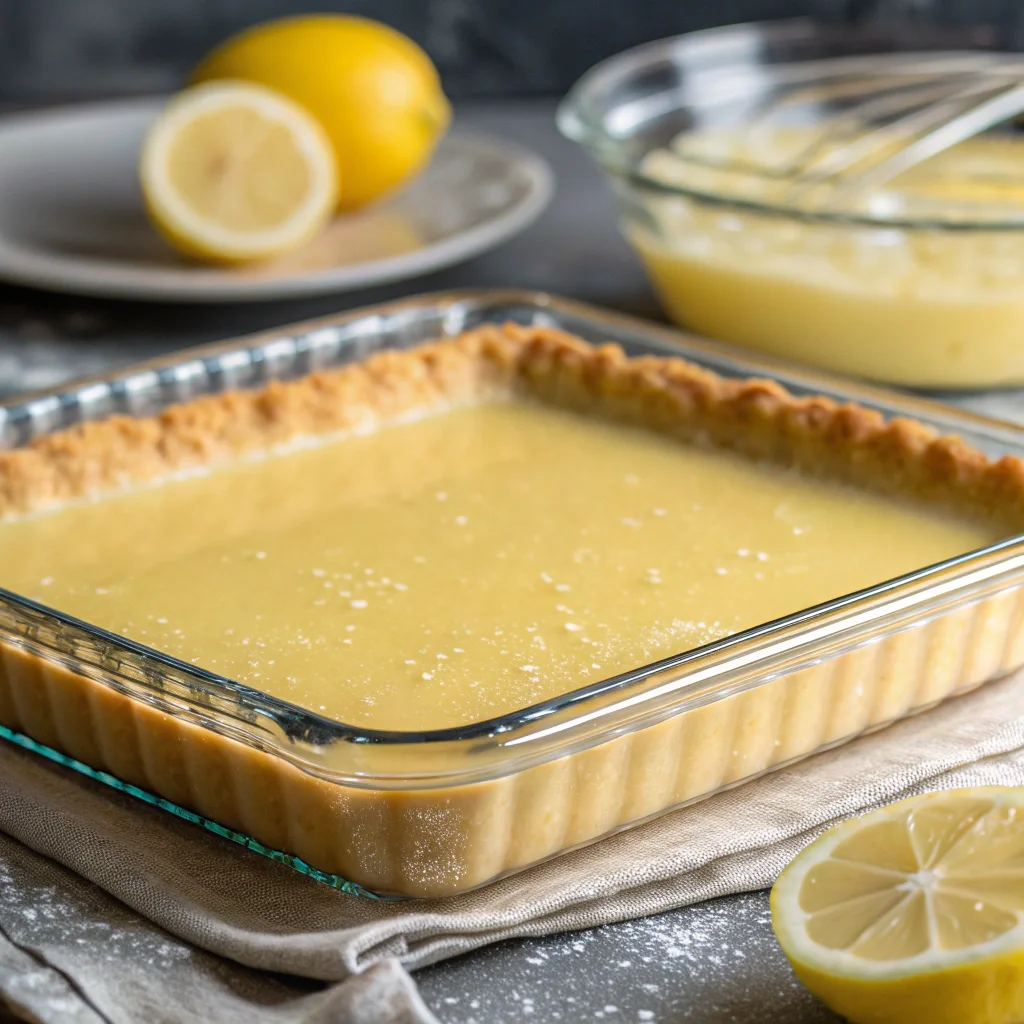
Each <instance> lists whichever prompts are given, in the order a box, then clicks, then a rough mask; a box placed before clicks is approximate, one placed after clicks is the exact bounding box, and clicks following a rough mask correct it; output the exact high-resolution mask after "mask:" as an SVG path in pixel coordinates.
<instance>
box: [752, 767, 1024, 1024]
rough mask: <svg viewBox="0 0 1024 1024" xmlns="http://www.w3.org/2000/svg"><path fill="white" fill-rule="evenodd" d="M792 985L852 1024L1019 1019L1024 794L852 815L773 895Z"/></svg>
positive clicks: (937, 796) (999, 790) (959, 797)
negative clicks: (801, 985)
mask: <svg viewBox="0 0 1024 1024" xmlns="http://www.w3.org/2000/svg"><path fill="white" fill-rule="evenodd" d="M771 902H772V925H773V927H774V929H775V934H776V936H777V938H778V940H779V943H780V945H781V946H782V949H783V951H784V952H785V954H786V956H787V957H788V958H789V960H790V962H791V963H792V965H793V968H794V970H795V971H796V974H797V977H798V978H799V979H800V980H801V981H802V982H803V983H804V984H805V985H806V986H807V987H808V988H809V989H810V990H811V991H812V992H814V993H815V994H816V995H817V996H819V997H820V998H821V999H822V1000H823V1001H824V1002H825V1003H826V1004H827V1005H828V1006H830V1007H831V1008H832V1009H833V1010H835V1011H837V1012H838V1013H840V1014H841V1015H843V1016H844V1017H846V1018H847V1019H848V1020H850V1021H852V1022H854V1024H919V1022H920V1024H1012V1022H1018V1021H1024V787H1002V786H993V787H984V788H978V789H963V790H950V791H948V792H942V793H929V794H925V795H923V796H918V797H912V798H910V799H909V800H903V801H900V802H899V803H896V804H893V805H891V806H889V807H884V808H882V809H881V810H878V811H874V812H872V813H870V814H867V815H865V816H864V817H861V818H854V819H852V820H850V821H846V822H844V823H842V824H841V825H838V826H836V827H835V828H833V829H831V830H829V831H828V832H826V833H825V834H824V835H823V836H821V837H820V838H819V839H817V840H816V841H815V842H813V843H811V845H810V846H808V847H807V848H806V849H805V850H804V851H803V852H802V853H800V854H799V855H798V856H797V857H796V858H795V859H794V860H793V862H792V863H791V864H790V865H789V866H788V867H787V868H786V869H785V870H784V871H783V872H782V874H781V875H780V876H779V879H778V881H777V882H776V883H775V887H774V889H773V890H772V900H771Z"/></svg>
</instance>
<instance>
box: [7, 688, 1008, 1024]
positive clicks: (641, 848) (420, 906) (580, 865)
mask: <svg viewBox="0 0 1024 1024" xmlns="http://www.w3.org/2000/svg"><path fill="white" fill-rule="evenodd" d="M993 784H1012V785H1017V784H1024V673H1018V674H1016V675H1014V676H1011V677H1008V678H1006V679H1003V680H1000V681H997V682H994V683H990V684H988V685H987V686H985V687H983V688H982V689H980V690H978V691H976V692H974V693H972V694H968V695H966V696H963V697H959V698H957V699H954V700H951V701H949V702H947V703H946V704H944V705H942V706H940V707H938V708H936V709H933V710H932V711H929V712H926V713H924V714H921V715H918V716H916V717H914V718H911V719H908V720H906V721H904V722H901V723H898V724H896V725H894V726H892V727H890V728H888V729H884V730H881V731H879V732H877V733H874V734H873V735H870V736H866V737H863V738H861V739H859V740H856V741H854V742H852V743H849V744H847V745H845V746H843V747H839V748H837V749H835V750H833V751H829V752H826V753H823V754H820V755H817V756H816V757H813V758H809V759H807V760H805V761H802V762H799V763H798V764H795V765H793V766H791V767H789V768H786V769H783V770H780V771H778V772H775V773H772V774H770V775H767V776H764V777H763V778H761V779H758V780H755V781H753V782H751V783H748V784H746V785H743V786H740V787H737V788H735V789H733V790H730V791H728V792H725V793H722V794H720V795H718V796H716V797H712V798H711V799H708V800H705V801H703V802H701V803H697V804H694V805H692V806H690V807H687V808H683V809H682V810H679V811H676V812H674V813H672V814H670V815H666V816H665V817H662V818H660V819H658V820H656V821H653V822H650V823H648V824H646V825H643V826H640V827H639V828H636V829H633V830H631V831H629V832H628V833H622V834H619V835H617V836H612V837H610V838H608V839H606V840H603V841H602V842H600V843H597V844H595V845H593V846H591V847H588V848H586V849H583V850H579V851H576V852H574V853H571V854H568V855H566V856H564V857H559V858H556V859H555V860H552V861H550V862H548V863H546V864H543V865H540V866H538V867H536V868H532V869H530V870H529V871H526V872H523V873H521V874H518V875H515V876H512V877H510V878H507V879H504V880H502V881H499V882H496V883H494V884H492V885H490V886H487V887H485V888H483V889H481V890H478V891H476V892H473V893H468V894H466V895H464V896H457V897H451V898H447V899H443V900H425V901H410V902H405V903H402V902H378V901H373V900H368V899H362V898H358V897H353V896H347V895H345V894H343V893H341V892H338V891H336V890H334V889H331V888H329V887H327V886H324V885H322V884H320V883H317V882H314V881H312V880H311V879H308V878H306V877H304V876H301V875H299V874H297V873H295V872H293V871H291V870H290V869H289V868H286V867H284V866H282V865H279V864H276V863H273V862H271V861H269V860H266V859H264V858H262V857H260V856H258V855H256V854H254V853H250V852H249V851H247V850H245V849H243V848H241V847H238V846H236V845H234V844H232V843H229V842H227V841H226V840H224V839H221V838H219V837H217V836H214V835H211V834H210V833H208V832H206V831H204V830H203V829H201V828H199V827H197V826H193V825H190V824H188V823H187V822H183V821H180V820H178V819H176V818H173V817H172V816H170V815H167V814H165V813H164V812H162V811H159V810H157V809H156V808H152V807H149V806H147V805H144V804H142V803H140V802H138V801H135V800H133V799H132V798H130V797H127V796H125V795H122V794H120V793H116V792H113V791H111V790H109V789H107V788H106V787H104V786H102V785H100V784H98V783H95V782H92V781H91V780H89V779H85V778H81V777H79V776H77V775H75V774H74V773H72V772H70V771H68V770H66V769H63V768H60V767H58V766H56V765H52V764H50V763H49V762H47V761H45V760H43V759H42V758H39V757H38V756H36V755H33V754H29V753H26V752H24V751H22V750H20V749H18V748H16V747H14V746H13V745H10V744H6V743H3V742H0V831H2V832H3V833H6V836H7V837H10V838H7V839H5V838H4V837H2V836H0V995H2V997H3V999H5V1000H6V1001H7V1003H8V1004H9V1005H10V1006H13V1007H17V1008H18V1009H19V1012H22V1013H24V1014H26V1015H29V1016H31V1017H32V1018H33V1019H39V1020H42V1021H44V1022H49V1021H57V1020H61V1021H64V1020H72V1019H81V1020H82V1021H84V1022H87V1024H94V1021H103V1020H108V1021H117V1022H121V1021H124V1022H126V1024H127V1022H129V1021H137V1020H147V1021H167V1022H179V1021H180V1022H184V1021H193V1020H200V1019H201V1020H205V1021H210V1022H220V1021H224V1022H228V1021H233V1020H237V1019H241V1018H242V1017H243V1015H244V1014H243V1010H242V1008H245V1010H244V1013H245V1014H247V1015H248V1016H246V1017H245V1019H249V1020H253V1021H264V1020H267V1021H279V1022H288V1024H292V1022H299V1021H302V1022H311V1024H312V1022H318V1021H327V1020H344V1021H348V1020H351V1021H355V1022H359V1024H382V1022H385V1021H387V1022H392V1021H394V1022H408V1024H412V1022H423V1021H430V1020H432V1019H433V1018H432V1017H431V1016H430V1013H429V1011H428V1010H427V1008H426V1007H425V1006H423V1004H422V1002H421V1001H420V1000H419V999H418V997H417V996H416V993H415V987H414V985H413V984H412V983H411V980H410V979H409V977H408V975H407V974H406V973H405V971H406V970H409V969H415V968H417V967H421V966H423V965H425V964H429V963H432V962H435V961H437V960H441V959H443V958H445V957H450V956H455V955H457V954H460V953H464V952H467V951H468V950H471V949H475V948H477V947H479V946H482V945H485V944H487V943H492V942H496V941H498V940H500V939H504V938H508V937H512V936H526V935H543V934H549V933H552V932H558V931H566V930H573V929H581V928H590V927H594V926H596V925H599V924H605V923H609V922H613V921H619V920H624V919H627V918H633V917H640V916H644V915H648V914H653V913H657V912H660V911H664V910H668V909H671V908H675V907H679V906H683V905H685V904H689V903H694V902H697V901H700V900H705V899H709V898H711V897H714V896H720V895H723V894H726V893H731V892H739V891H743V890H748V889H757V888H762V887H764V886H767V885H769V884H770V883H771V882H772V881H773V880H774V878H775V877H776V875H777V874H778V872H779V871H780V870H781V868H782V867H783V866H784V865H785V864H786V863H787V862H788V861H789V860H790V859H791V858H792V856H793V855H794V854H795V853H796V852H797V851H798V850H800V849H801V848H802V847H803V846H804V845H806V844H807V843H808V842H810V841H811V840H812V839H813V838H814V837H815V836H817V835H818V834H819V833H820V832H821V831H822V830H824V829H825V828H827V827H828V826H830V825H831V824H833V823H835V822H836V821H838V820H840V819H842V818H844V817H847V816H849V815H851V814H855V813H857V812H860V811H862V810H865V809H868V808H871V807H875V806H878V805H881V804H883V803H886V802H889V801H891V800H894V799H897V798H900V797H904V796H909V795H912V794H914V793H918V792H924V791H927V790H934V789H945V788H952V787H958V786H964V785H993ZM11 840H16V841H17V842H13V841H11ZM21 844H23V845H21ZM26 847H27V848H28V849H26ZM31 851H35V852H34V853H32V852H31ZM39 855H42V856H39ZM54 862H56V863H54ZM61 865H63V866H64V867H61ZM68 869H70V870H68ZM84 880H88V882H86V881H84ZM89 883H93V884H92V885H90V884H89ZM97 887H98V888H97ZM100 890H102V892H101V891H100ZM104 894H109V896H112V897H115V898H116V901H119V902H115V901H114V900H110V899H109V897H108V896H106V895H104ZM143 919H145V920H143ZM83 921H84V922H85V924H86V925H89V926H90V927H91V929H92V930H91V931H90V930H89V928H86V929H85V931H86V933H88V934H90V935H92V936H93V940H94V941H81V939H82V934H83ZM72 922H73V923H74V925H75V927H74V928H71V927H70V925H71V923H72ZM70 933H73V934H74V936H75V937H74V939H71V938H70V937H69V935H70ZM168 933H169V934H168ZM5 936H6V942H5V941H4V937H5ZM172 937H177V939H175V938H172ZM178 940H184V942H181V941H178ZM211 954H213V955H211ZM229 962H230V963H229ZM266 972H273V974H268V973H266ZM282 975H288V976H291V979H292V980H290V981H285V980H283V979H282V978H281V976H282ZM297 979H310V980H311V981H316V982H321V983H322V982H327V983H331V984H330V985H328V986H327V987H324V986H323V985H322V984H321V985H311V984H309V985H308V989H307V990H306V991H303V989H302V982H300V981H298V980H297ZM296 986H298V988H297V987H296ZM186 992H187V995H186V994H185V993H186ZM72 996H73V997H74V998H75V999H77V1004H76V1005H77V1006H78V1008H79V1011H80V1012H81V1013H86V1014H88V1013H92V1014H93V1015H94V1016H93V1017H88V1016H80V1017H72V1016H68V1015H64V1016H61V1015H60V1012H59V1011H57V1010H54V1009H53V1007H54V1006H57V1005H58V1003H60V1000H61V999H62V998H64V999H65V1003H66V1004H67V1005H70V1003H68V1000H71V998H72Z"/></svg>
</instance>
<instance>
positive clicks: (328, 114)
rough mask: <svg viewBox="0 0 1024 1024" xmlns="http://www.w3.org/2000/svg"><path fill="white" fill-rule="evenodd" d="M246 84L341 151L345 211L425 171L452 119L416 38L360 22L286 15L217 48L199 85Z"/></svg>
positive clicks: (198, 73) (198, 74) (200, 71)
mask: <svg viewBox="0 0 1024 1024" xmlns="http://www.w3.org/2000/svg"><path fill="white" fill-rule="evenodd" d="M214 79H240V80H243V81H249V82H256V83H259V84H260V85H265V86H268V87H270V88H271V89H276V90H277V91H278V92H280V93H283V94H284V95H285V96H288V97H289V98H291V99H292V100H294V101H296V102H297V103H299V104H301V105H302V106H304V107H305V108H306V109H307V110H308V111H309V112H310V113H311V114H312V115H313V116H314V117H315V118H316V119H317V120H318V121H319V122H320V123H321V125H322V126H323V128H324V130H325V131H326V132H327V135H328V138H329V139H330V141H331V144H332V145H333V147H334V152H335V157H336V159H337V162H338V172H339V178H340V181H341V190H340V193H339V201H338V206H339V209H351V208H352V207H356V206H362V205H363V204H364V203H368V202H370V201H371V200H373V199H376V198H378V197H379V196H381V195H383V194H384V193H386V192H389V191H391V190H392V189H394V188H397V187H398V186H399V185H401V184H402V183H403V182H404V181H407V180H408V179H409V178H411V177H412V176H413V175H415V174H417V173H418V172H419V171H421V170H422V169H423V168H424V167H425V166H426V164H427V163H428V161H429V160H430V156H431V154H432V153H433V150H434V146H435V145H436V143H437V141H438V139H439V138H440V137H441V136H442V135H443V134H444V131H445V129H446V128H447V127H448V123H449V121H450V120H451V107H450V106H449V104H448V100H447V99H446V98H445V95H444V93H443V92H442V90H441V83H440V79H439V78H438V74H437V69H436V68H435V67H434V65H433V64H432V63H431V60H430V58H429V57H428V56H427V55H426V53H424V52H423V50H421V49H420V48H419V47H418V46H417V45H416V44H415V43H414V42H413V41H412V40H411V39H409V38H408V37H406V36H404V35H402V33H401V32H397V31H395V30H394V29H392V28H389V27H388V26H387V25H382V24H380V23H379V22H376V21H372V20H371V19H369V18H361V17H357V16H354V15H343V14H337V15H332V14H324V15H311V16H301V17H294V18H283V19H281V20H279V21H272V22H268V23H266V24H263V25H256V26H254V27H253V28H250V29H247V30H245V31H243V32H241V33H239V34H238V35H237V36H234V37H232V38H231V39H229V40H228V41H227V42H225V43H223V44H221V45H220V46H219V47H218V48H217V49H215V50H214V51H213V53H211V54H210V55H209V56H208V57H207V58H206V59H205V60H204V61H203V62H202V63H201V64H200V65H199V67H198V68H196V70H195V71H194V72H193V75H192V81H193V83H200V82H207V81H210V80H214Z"/></svg>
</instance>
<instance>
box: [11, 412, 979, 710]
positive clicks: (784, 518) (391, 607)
mask: <svg viewBox="0 0 1024 1024" xmlns="http://www.w3.org/2000/svg"><path fill="white" fill-rule="evenodd" d="M996 539H998V534H997V531H996V529H995V528H994V527H988V526H984V525H978V524H972V523H968V522H963V521H960V520H957V519H955V518H952V517H949V516H946V515H945V514H942V513H940V512H937V511H931V510H929V509H927V508H923V507H920V506H917V505H915V504H912V503H910V502H906V503H903V502H899V501H896V500H894V499H891V498H887V497H882V496H879V495H876V494H873V493H869V492H867V491H861V490H857V489H854V488H852V487H848V486H845V485H841V484H836V483H833V482H829V481H826V480H818V479H812V478H810V477H806V476H802V475H799V474H797V473H796V472H793V471H788V470H785V469H781V468H778V467H775V466H769V465H762V464H757V463H754V462H753V461H750V460H746V459H743V458H742V457H740V456H737V455H732V454H728V453H725V452H722V451H716V450H706V449H702V448H699V447H694V446H690V445H686V444H683V443H680V442H678V441H675V440H672V439H670V438H668V437H665V436H661V435H659V434H657V433H654V432H650V431H645V430H641V429H637V428H631V427H625V426H621V425H616V424H613V423H610V422H604V421H602V420H600V419H598V418H589V417H584V416H581V415H577V414H574V413H571V412H566V411H561V410H558V409H555V408H549V407H546V406H543V405H540V404H533V403H530V402H527V401H523V400H518V399H514V400H508V401H490V402H484V403H481V404H476V405H472V406H469V407H464V408H459V409H455V410H452V411H449V412H445V413H443V414H440V415H435V416H432V417H428V418H425V419H420V420H417V421H414V422H406V423H400V424H395V425H391V426H387V427H383V428H381V429H379V430H376V431H375V432H373V433H369V434H364V435H355V436H349V437H346V438H343V439H340V440H334V441H328V442H325V443H322V444H320V445H318V446H316V447H311V448H307V449H303V450H296V451H292V452H290V453H288V454H286V455H278V456H272V457H269V458H263V459H259V460H255V461H248V462H242V463H238V464H235V465H233V466H230V467H226V468H217V469H214V470H212V471H209V472H206V473H204V474H201V475H196V476H193V477H190V478H187V479H180V480H175V481H172V482H168V483H166V484H164V485H162V486H158V487H149V488H140V489H136V490H134V491H131V492H129V493H127V494H125V495H122V496H116V497H110V498H106V499H103V500H100V501H97V502H92V503H85V504H77V505H71V506H67V507H64V508H62V509H60V510H58V511H55V512H50V513H46V514H40V515H36V516H33V517H29V518H22V519H17V520H11V521H8V522H5V523H3V524H2V525H0V585H2V586H3V587H5V588H7V589H9V590H12V591H14V592H16V593H20V594H22V595H25V596H28V597H31V598H33V599H35V600H38V601H41V602H42V603H44V604H46V605H49V606H51V607H53V608H56V609H58V610H60V611H63V612H66V613H69V614H72V615H74V616H77V617H78V618H80V619H83V620H85V621H87V622H90V623H93V624H95V625H99V626H102V627H105V628H107V629H109V630H112V631H114V632H117V633H120V634H122V635H124V636H126V637H130V638H131V639H133V640H136V641H139V642H141V643H144V644H147V645H149V646H151V647H153V648H156V649H157V650H160V651H163V652H165V653H167V654H170V655H173V656H175V657H177V658H180V659H182V660H184V661H187V662H191V663H193V664H195V665H198V666H201V667H202V668H204V669H208V670H210V671H213V672H216V673H219V674H220V675H223V676H227V677H229V678H233V679H236V680H239V681H241V682H243V683H247V684H249V685H251V686H253V687H255V688H257V689H259V690H262V691H264V692H267V693H270V694H274V695H276V696H278V697H282V698H284V699H286V700H288V701H291V702H294V703H296V704H299V705H301V706H303V707H306V708H309V709H312V710H314V711H318V712H321V713H322V714H325V715H327V716H330V717H332V718H335V719H338V720H341V721H344V722H348V723H351V724H354V725H358V726H364V727H372V728H381V729H410V730H420V729H433V728H443V727H446V726H454V725H458V724H462V723H467V722H472V721H480V720H483V719H488V718H493V717H495V716H498V715H501V714H504V713H506V712H509V711H513V710H515V709H518V708H523V707H526V706H528V705H530V704H533V703H536V702H537V701H541V700H544V699H546V698H550V697H554V696H557V695H559V694H562V693H566V692H568V691H570V690H573V689H575V688H577V687H579V686H583V685H585V684H586V683H589V682H593V681H595V680H599V679H604V678H607V677H609V676H612V675H615V674H616V673H620V672H625V671H628V670H630V669H633V668H637V667H638V666H641V665H643V664H646V663H648V662H651V661H654V660H656V659H659V658H663V657H667V656H669V655H672V654H676V653H679V652H681V651H684V650H687V649H691V648H694V647H696V646H699V645H701V644H704V643H706V642H708V641H710V640H713V639H716V638H719V637H723V636H727V635H729V634H731V633H734V632H736V631H738V630H742V629H745V628H747V627H750V626H754V625H757V624H759V623H762V622H766V621H769V620H771V619H774V618H777V617H778V616H781V615H785V614H787V613H790V612H794V611H797V610H799V609H801V608H805V607H807V606H810V605H813V604H816V603H818V602H821V601H824V600H827V599H830V598H834V597H838V596H840V595H842V594H845V593H849V592H851V591H855V590H857V589H859V588H862V587H865V586H869V585H871V584H874V583H878V582H881V581H883V580H885V579H889V578H891V577H894V576H897V575H899V574H901V573H903V572H906V571H909V570H913V569H916V568H920V567H923V566H926V565H929V564H932V563H935V562H937V561H940V560H942V559H945V558H948V557H950V556H953V555H956V554H960V553H964V552H967V551H969V550H972V549H975V548H978V547H980V546H983V545H985V544H987V543H990V542H992V541H994V540H996Z"/></svg>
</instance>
